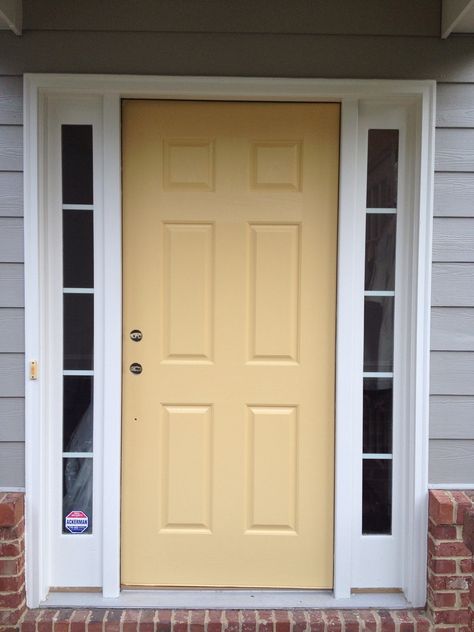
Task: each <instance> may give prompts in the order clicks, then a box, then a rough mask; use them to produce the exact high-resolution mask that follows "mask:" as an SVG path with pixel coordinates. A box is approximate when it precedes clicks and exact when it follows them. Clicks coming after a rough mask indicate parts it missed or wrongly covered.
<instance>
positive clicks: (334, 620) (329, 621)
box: [323, 610, 342, 632]
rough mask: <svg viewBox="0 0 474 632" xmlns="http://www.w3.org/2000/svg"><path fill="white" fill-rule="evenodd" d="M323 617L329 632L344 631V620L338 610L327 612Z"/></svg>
mask: <svg viewBox="0 0 474 632" xmlns="http://www.w3.org/2000/svg"><path fill="white" fill-rule="evenodd" d="M323 616H325V618H326V630H327V632H339V631H340V630H342V620H341V617H340V614H339V612H338V611H337V610H326V611H325V612H324V615H323Z"/></svg>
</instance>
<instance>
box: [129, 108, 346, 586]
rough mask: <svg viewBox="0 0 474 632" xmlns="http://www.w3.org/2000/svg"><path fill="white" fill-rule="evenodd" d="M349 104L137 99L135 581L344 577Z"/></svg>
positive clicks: (132, 323)
mask: <svg viewBox="0 0 474 632" xmlns="http://www.w3.org/2000/svg"><path fill="white" fill-rule="evenodd" d="M339 115H340V113H339V106H338V105H337V104H329V103H324V104H278V103H273V104H264V103H216V102H214V103H210V102H209V103H206V102H199V103H197V102H173V101H151V100H149V101H125V102H124V104H123V215H124V217H123V230H124V235H123V247H124V270H123V277H124V353H123V371H124V374H123V472H122V477H123V480H122V490H123V491H122V583H123V584H125V585H129V586H162V585H174V586H240V587H290V588H296V587H304V588H309V587H314V588H328V587H331V586H332V567H333V494H334V490H333V478H334V448H333V443H334V372H335V307H336V299H335V295H336V241H337V234H336V233H337V194H338V150H339ZM133 330H140V332H141V333H142V338H141V340H137V339H136V338H137V336H136V334H135V335H133V336H130V332H132V331H133ZM133 363H138V364H140V365H141V367H142V372H141V373H133V372H132V371H131V370H130V366H131V365H132V364H133Z"/></svg>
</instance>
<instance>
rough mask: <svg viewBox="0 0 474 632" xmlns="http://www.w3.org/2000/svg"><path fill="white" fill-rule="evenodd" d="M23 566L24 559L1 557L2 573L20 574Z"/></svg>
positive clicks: (9, 574) (0, 567) (9, 575)
mask: <svg viewBox="0 0 474 632" xmlns="http://www.w3.org/2000/svg"><path fill="white" fill-rule="evenodd" d="M22 568H23V559H22V558H20V557H17V558H15V559H11V560H8V559H6V560H5V559H3V560H2V559H0V575H3V576H7V577H11V576H12V575H18V573H19V572H20V571H21V570H22Z"/></svg>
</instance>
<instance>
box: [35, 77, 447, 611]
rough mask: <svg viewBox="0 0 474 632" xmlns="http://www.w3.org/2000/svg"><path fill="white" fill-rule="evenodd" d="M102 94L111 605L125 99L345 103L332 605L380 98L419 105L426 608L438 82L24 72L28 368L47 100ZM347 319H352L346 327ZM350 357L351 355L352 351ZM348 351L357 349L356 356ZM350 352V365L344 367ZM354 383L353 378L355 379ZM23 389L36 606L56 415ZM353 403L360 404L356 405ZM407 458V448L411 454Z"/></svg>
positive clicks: (339, 595) (409, 494)
mask: <svg viewBox="0 0 474 632" xmlns="http://www.w3.org/2000/svg"><path fill="white" fill-rule="evenodd" d="M52 94H54V95H64V96H66V95H67V96H68V97H71V96H75V95H77V96H80V95H85V94H86V95H96V96H100V97H101V98H102V127H103V131H104V133H103V137H104V143H103V154H102V161H103V181H104V188H103V200H102V202H103V233H104V235H105V239H104V242H103V248H104V251H103V257H102V260H103V270H102V274H103V286H104V288H105V297H104V298H105V300H104V303H103V304H104V310H103V316H102V318H103V323H104V331H105V337H104V340H103V343H102V344H103V349H104V354H105V355H104V358H105V367H104V372H105V375H106V376H107V380H105V381H104V384H105V386H104V399H103V402H102V407H103V420H104V421H103V423H104V436H105V437H107V441H104V452H103V472H104V476H103V479H104V484H103V493H102V506H103V513H104V520H103V532H102V541H103V546H102V551H103V553H102V568H103V582H102V588H103V596H104V597H105V598H117V597H118V596H119V594H120V567H119V561H120V555H119V552H120V413H121V405H120V397H119V396H118V393H120V386H121V322H120V317H119V315H120V314H121V233H120V223H121V222H120V218H121V199H120V100H121V98H123V97H154V98H166V99H214V100H256V101H307V102H308V101H339V102H341V103H342V120H341V179H340V232H339V252H340V255H339V268H338V325H337V359H336V361H337V366H338V371H337V376H336V393H337V395H336V408H337V412H336V487H335V493H336V498H335V525H336V527H335V584H334V593H333V598H334V599H335V600H336V601H335V602H334V605H336V602H337V600H339V599H347V598H349V597H350V588H351V560H352V538H351V524H352V511H351V504H352V493H351V486H352V480H353V476H352V474H353V471H352V460H351V458H350V455H351V452H352V445H353V441H352V437H351V432H352V424H351V415H352V413H351V410H353V408H352V406H353V403H354V401H357V397H358V396H359V395H357V394H356V393H355V390H354V371H357V372H360V366H356V362H357V359H356V358H357V357H358V356H357V351H356V350H355V349H354V341H353V331H352V327H351V323H350V316H351V313H352V305H353V304H354V300H357V296H356V292H358V291H359V288H358V286H357V283H355V281H354V278H353V276H354V275H353V274H352V273H351V271H352V270H353V269H354V266H353V263H354V261H355V260H356V259H357V257H359V256H360V252H359V253H358V252H357V245H355V240H354V238H353V235H354V232H353V230H354V227H355V225H354V222H355V221H356V220H355V217H356V215H357V209H356V207H355V206H356V195H354V193H355V191H356V190H357V169H356V167H355V165H356V162H357V155H358V154H357V152H358V139H357V117H358V110H359V102H360V101H361V100H363V101H364V102H368V101H372V100H374V101H375V100H376V101H379V102H380V101H384V102H387V103H401V104H411V106H412V109H413V110H414V111H415V118H416V121H415V126H416V147H417V150H416V154H417V155H416V160H415V165H414V167H415V171H416V177H415V180H416V183H415V187H414V191H413V206H414V208H415V209H416V213H415V215H416V220H417V221H416V228H417V231H418V233H417V234H416V235H414V239H415V241H414V247H415V252H416V257H415V258H416V261H415V262H414V267H413V273H414V277H413V278H414V285H413V291H414V302H415V304H414V306H413V322H414V323H415V325H414V330H413V331H412V340H413V343H414V346H413V347H412V358H411V364H412V370H413V373H412V380H413V382H412V386H413V388H412V389H411V390H410V401H409V402H407V410H409V411H410V423H409V427H410V437H409V439H410V441H409V445H410V446H411V452H410V453H409V454H408V455H407V464H406V466H407V468H408V469H407V472H408V474H409V476H407V481H408V482H407V484H406V489H405V494H406V499H407V508H408V511H407V516H408V517H407V520H408V522H407V524H410V525H411V528H410V530H409V536H408V537H407V541H406V542H405V545H404V551H405V558H406V564H405V568H404V572H403V589H404V592H405V596H406V598H407V600H408V602H409V603H411V604H412V605H414V606H422V605H424V603H425V590H426V580H425V574H426V551H425V546H424V543H425V540H426V532H427V507H426V504H427V490H428V475H427V472H428V393H429V390H428V386H429V331H430V329H429V325H430V293H431V286H430V271H431V236H432V235H431V230H432V229H431V224H432V188H433V154H434V151H433V140H434V103H435V83H434V82H431V81H379V80H373V81H370V80H364V81H358V80H319V79H273V78H272V79H269V78H240V77H239V78H229V77H212V78H211V77H148V76H146V77H141V76H109V75H34V74H30V75H25V78H24V101H25V158H24V170H25V295H26V296H25V313H26V315H25V317H26V340H25V345H26V360H27V363H26V364H27V367H28V363H29V361H31V360H38V361H39V366H40V371H41V367H43V366H45V367H46V366H47V362H46V353H45V351H46V350H45V348H44V339H43V334H42V327H43V323H42V311H41V288H42V285H43V282H44V270H43V267H42V266H43V262H42V258H41V250H40V244H41V240H42V226H41V225H40V222H39V218H40V213H41V189H40V184H41V182H42V178H43V169H44V165H43V160H42V156H41V154H40V148H41V147H43V141H44V139H43V133H44V110H43V109H44V102H45V98H46V97H47V96H48V95H52ZM344 314H346V315H347V316H348V317H349V318H344V317H343V315H344ZM348 350H349V352H348ZM350 350H352V351H350ZM348 353H349V358H348ZM356 375H357V373H356ZM25 380H26V512H27V528H26V539H27V544H26V546H27V548H26V557H27V599H28V605H29V606H30V607H37V606H38V604H39V603H40V602H41V601H43V600H44V599H45V597H46V595H47V592H48V589H49V586H50V582H49V566H48V537H47V533H48V519H49V513H50V512H49V498H48V495H47V485H46V480H47V479H46V473H47V464H48V449H47V437H48V434H47V433H48V418H47V413H46V409H45V405H46V403H47V402H46V401H45V392H46V391H45V380H42V379H41V374H40V379H39V380H37V381H30V380H29V379H28V374H27V371H26V374H25ZM354 398H356V399H355V400H354ZM407 452H408V451H407Z"/></svg>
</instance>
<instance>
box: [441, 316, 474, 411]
mask: <svg viewBox="0 0 474 632" xmlns="http://www.w3.org/2000/svg"><path fill="white" fill-rule="evenodd" d="M431 349H432V351H474V307H433V309H432V311H431ZM473 415H474V408H473Z"/></svg>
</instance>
